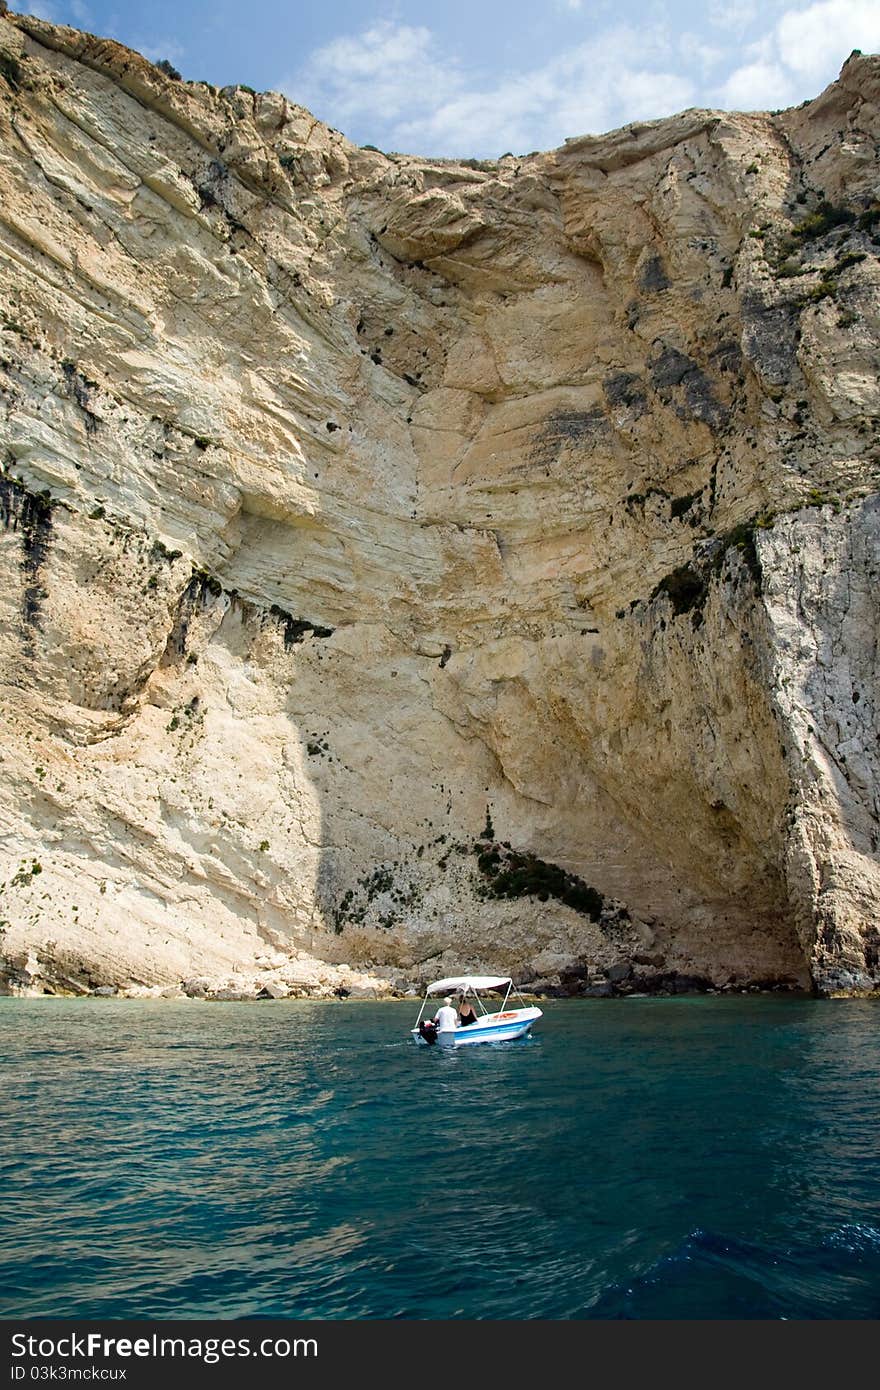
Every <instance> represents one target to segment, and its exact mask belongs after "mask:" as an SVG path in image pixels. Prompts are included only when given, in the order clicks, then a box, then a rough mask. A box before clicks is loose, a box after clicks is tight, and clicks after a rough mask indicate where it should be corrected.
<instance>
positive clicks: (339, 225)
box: [0, 15, 880, 993]
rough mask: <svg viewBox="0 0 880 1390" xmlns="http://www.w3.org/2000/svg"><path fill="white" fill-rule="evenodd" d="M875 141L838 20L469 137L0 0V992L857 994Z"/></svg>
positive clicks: (877, 982) (865, 909) (865, 871)
mask: <svg viewBox="0 0 880 1390" xmlns="http://www.w3.org/2000/svg"><path fill="white" fill-rule="evenodd" d="M878 141H880V60H878V59H872V58H867V57H862V56H860V55H853V56H852V57H851V58H850V59H849V61H848V62H847V63H846V65H845V66H844V68H843V71H842V73H841V75H840V78H839V80H838V81H837V82H836V83H834V84H833V85H832V86H831V87H829V88H828V90H827V91H825V92H824V93H823V94H822V95H821V96H820V97H819V98H817V100H815V101H812V102H809V103H807V104H805V105H804V106H802V107H800V108H798V109H797V110H791V111H783V112H780V113H775V114H772V115H770V114H751V115H728V114H719V113H717V112H709V111H688V112H686V113H684V114H683V115H680V116H676V117H673V118H670V119H668V120H664V121H658V122H652V123H649V124H645V125H641V126H630V127H627V128H626V129H624V130H620V131H616V132H614V133H613V134H610V135H607V136H602V137H597V138H593V137H590V138H583V139H575V140H572V141H569V142H568V143H567V144H566V145H565V147H564V148H562V149H559V150H555V151H552V152H551V153H549V154H538V155H531V156H528V157H526V158H519V157H514V156H512V155H510V156H505V157H504V158H502V159H500V160H499V161H497V162H495V163H492V162H485V161H484V162H476V161H468V162H465V163H456V162H452V161H443V160H434V161H427V160H422V159H418V158H415V157H411V156H402V155H389V156H386V155H384V154H381V153H379V152H378V151H373V150H369V149H359V148H357V147H356V146H353V145H352V144H350V143H349V142H348V141H346V140H345V139H344V138H343V137H342V136H341V135H340V134H338V133H337V132H336V131H333V130H330V129H328V128H327V127H326V126H324V125H322V124H321V123H320V122H318V121H316V120H315V119H314V118H313V117H312V116H310V115H309V113H308V112H307V111H305V110H304V109H303V108H302V107H299V106H296V105H295V104H293V103H292V102H291V101H289V100H287V99H285V98H284V97H283V96H280V95H278V94H277V93H266V94H262V95H257V94H254V93H252V92H250V91H249V90H247V89H245V88H241V87H236V88H224V89H223V90H221V91H218V90H216V89H214V88H211V87H209V86H207V85H205V84H200V83H184V82H180V81H176V80H174V79H173V78H171V77H168V76H166V75H164V74H163V73H162V72H160V71H159V70H158V69H157V68H155V67H153V66H152V65H151V64H150V63H148V62H147V61H145V60H144V59H142V58H140V57H139V56H138V55H137V54H135V53H132V52H130V51H128V50H127V49H124V48H122V47H120V46H119V45H118V44H115V43H112V42H109V41H105V40H101V39H97V38H94V37H91V36H89V35H86V34H81V33H78V32H76V31H74V30H70V29H64V28H57V27H52V26H51V25H48V24H46V23H43V22H41V21H39V20H36V19H32V18H23V17H13V16H11V15H10V16H7V17H6V18H5V19H0V262H2V276H0V343H2V346H0V354H2V356H0V395H2V410H0V458H2V460H3V465H2V475H0V496H2V514H3V522H4V529H2V530H0V552H2V575H3V580H2V589H0V600H2V604H3V622H2V638H0V640H2V704H3V733H2V744H0V755H2V764H3V778H2V787H0V827H2V861H3V868H2V870H0V878H2V881H3V885H4V886H3V890H2V897H0V918H2V931H3V934H4V939H3V942H2V947H0V949H2V952H3V960H4V966H3V971H4V979H5V980H6V982H7V984H6V987H7V988H9V989H16V990H18V989H42V988H55V989H70V990H81V989H89V988H95V987H104V988H107V987H113V986H119V987H121V988H126V989H132V988H137V987H138V986H143V987H162V986H164V987H168V988H171V989H176V988H178V987H179V985H180V982H181V981H195V983H192V984H190V985H188V988H189V989H190V992H199V991H201V992H204V990H206V989H208V988H212V987H213V988H217V987H219V986H221V985H226V987H227V988H229V989H232V990H235V989H236V988H241V989H244V990H245V991H246V992H252V991H253V990H254V989H256V988H259V987H260V986H261V985H263V986H268V987H270V988H272V989H275V990H278V991H281V992H284V991H286V990H288V989H294V990H297V989H306V988H318V989H323V990H324V991H325V992H326V991H330V990H333V989H352V988H354V989H357V988H368V987H370V985H369V981H368V980H365V977H364V976H362V975H357V974H356V973H355V968H356V967H358V968H366V969H367V970H369V971H372V973H373V976H374V977H375V976H377V975H378V976H384V977H386V978H388V979H390V980H394V981H396V982H397V983H398V984H401V983H403V982H404V981H406V980H407V979H414V978H417V977H419V976H421V977H424V976H425V975H431V974H432V973H433V972H434V971H435V970H440V971H442V970H443V969H445V968H446V967H447V966H448V965H451V964H455V965H456V966H459V965H460V966H479V967H484V968H491V969H500V968H511V969H514V970H515V971H517V972H518V973H519V974H520V976H521V978H523V979H524V980H532V981H533V982H534V983H535V985H536V987H541V986H544V987H559V986H560V983H561V986H562V987H563V988H565V987H572V988H575V987H577V988H587V989H592V990H593V991H594V992H600V993H602V992H609V991H610V990H613V989H623V990H636V989H642V990H644V989H652V988H659V987H668V988H686V987H688V986H689V985H699V984H701V983H702V984H706V983H709V984H712V985H714V986H716V987H724V986H727V987H745V986H747V985H749V984H754V983H757V982H769V983H776V984H781V985H786V984H787V985H801V986H803V985H806V984H809V983H810V982H812V984H813V986H814V987H815V988H817V989H818V990H820V991H821V992H826V993H827V992H831V993H834V992H870V991H876V990H877V989H878V987H880V964H878V946H880V933H878V927H877V920H878V900H880V859H878V835H880V806H878V785H880V780H878V777H880V769H878V746H877V700H878V647H877V633H878V617H877V578H878V562H880V502H878V476H880V448H878V438H877V431H876V422H877V414H878V404H880V386H878V375H877V363H878V352H877V346H878V332H880V264H878V247H880V175H878V160H877V150H878ZM321 961H324V962H329V965H328V966H327V967H326V968H324V967H322V966H320V965H319V964H318V962H321ZM343 963H344V965H345V966H347V967H351V969H348V970H344V969H343V970H340V969H339V968H338V967H340V965H342V964H343ZM331 967H334V968H332V969H331Z"/></svg>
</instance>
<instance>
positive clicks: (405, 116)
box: [281, 20, 693, 155]
mask: <svg viewBox="0 0 880 1390" xmlns="http://www.w3.org/2000/svg"><path fill="white" fill-rule="evenodd" d="M628 55H637V59H636V60H635V61H634V60H633V59H631V58H628ZM673 56H674V53H673V49H672V46H671V43H670V40H669V39H668V38H667V36H666V35H665V34H664V33H663V31H661V30H654V31H651V30H643V31H640V32H639V33H638V34H637V33H635V32H634V31H632V30H628V29H623V28H619V29H613V30H605V31H604V32H600V33H599V34H598V35H597V36H596V37H595V38H593V39H590V40H588V41H587V42H585V43H581V44H577V45H575V46H574V47H572V48H569V49H568V50H567V51H565V52H563V53H562V54H560V55H559V56H556V57H553V58H551V59H550V60H549V61H547V62H545V63H543V64H541V65H538V66H536V67H534V68H532V69H527V70H524V71H520V72H509V73H502V74H501V75H500V76H498V75H497V74H496V75H493V76H492V77H489V76H487V75H486V74H485V73H481V72H480V71H473V70H472V71H469V72H466V71H465V70H464V68H463V66H462V65H461V63H460V62H459V61H458V60H457V59H456V58H455V57H454V56H453V55H450V54H449V53H447V52H445V51H444V50H443V48H442V47H441V46H440V44H439V43H438V41H437V39H436V38H435V36H434V35H433V34H432V32H431V31H430V30H428V29H426V28H414V27H412V26H409V25H398V24H394V23H392V22H391V21H388V20H386V21H383V22H382V23H380V24H376V25H374V26H372V27H371V28H370V29H367V30H365V31H364V32H363V33H361V34H359V35H356V36H350V37H345V38H340V39H336V40H334V41H333V42H332V43H330V44H327V45H326V46H325V47H323V48H321V49H318V50H317V51H316V52H315V53H313V54H312V55H311V57H310V59H309V61H308V62H307V64H306V65H305V67H304V68H303V69H302V70H301V71H300V73H299V74H297V75H296V76H295V77H291V78H288V79H285V81H284V82H283V83H282V84H281V85H282V88H283V90H285V91H287V92H289V94H290V95H291V96H292V97H293V98H294V100H296V101H299V102H302V103H303V104H304V105H306V106H309V107H310V108H311V109H312V110H314V111H316V113H317V114H318V115H319V116H321V117H322V119H324V120H327V121H330V122H331V123H332V124H334V125H341V126H342V128H343V129H345V128H346V127H347V128H348V131H349V132H350V133H351V132H359V134H360V136H361V138H369V139H370V140H371V141H372V142H374V143H379V142H380V141H381V143H383V145H385V147H387V148H393V149H401V150H412V149H418V150H421V151H425V152H426V153H433V154H459V155H465V154H499V153H501V152H503V151H505V150H513V151H516V152H522V151H523V150H527V149H535V148H548V147H552V146H554V145H559V144H561V143H562V141H563V140H564V139H565V138H566V137H567V136H575V135H582V134H585V133H588V132H590V131H601V130H607V129H608V128H609V127H611V126H614V125H615V124H618V125H619V124H623V123H625V122H627V121H632V120H649V119H651V118H652V117H655V116H663V115H668V114H669V113H670V112H671V111H675V110H677V109H680V108H681V107H682V106H683V105H687V103H688V102H689V101H690V100H691V97H692V95H693V84H692V83H691V81H690V80H689V79H688V78H687V77H685V76H684V75H682V74H681V73H677V72H675V71H674V70H672V69H671V68H670V67H669V65H668V63H669V60H670V59H671V58H672V57H673ZM366 131H369V132H370V133H369V135H365V134H364V132H366Z"/></svg>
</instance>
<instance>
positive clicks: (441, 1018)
mask: <svg viewBox="0 0 880 1390" xmlns="http://www.w3.org/2000/svg"><path fill="white" fill-rule="evenodd" d="M434 1024H435V1027H436V1029H437V1032H438V1033H454V1032H455V1030H456V1028H457V1027H458V1014H457V1013H456V1012H455V1009H454V1008H453V1007H452V997H451V995H450V996H447V998H446V999H444V1000H443V1004H442V1006H441V1007H440V1008H439V1009H438V1010H437V1012H436V1014H435V1015H434Z"/></svg>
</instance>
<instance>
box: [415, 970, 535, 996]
mask: <svg viewBox="0 0 880 1390" xmlns="http://www.w3.org/2000/svg"><path fill="white" fill-rule="evenodd" d="M512 983H513V981H512V980H511V978H510V976H509V975H451V976H450V977H449V979H448V980H435V981H434V983H433V984H432V985H428V988H427V989H426V990H425V994H426V996H427V995H428V994H455V993H457V992H459V991H461V990H465V989H505V988H506V987H507V986H508V985H509V984H512Z"/></svg>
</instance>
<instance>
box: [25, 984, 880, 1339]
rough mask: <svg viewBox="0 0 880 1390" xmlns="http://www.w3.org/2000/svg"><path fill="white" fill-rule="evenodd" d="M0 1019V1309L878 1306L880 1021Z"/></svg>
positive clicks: (659, 1008)
mask: <svg viewBox="0 0 880 1390" xmlns="http://www.w3.org/2000/svg"><path fill="white" fill-rule="evenodd" d="M413 1013H414V1010H413V1009H412V1008H411V1006H410V1005H409V1004H406V1005H370V1004H357V1005H348V1006H339V1007H336V1006H333V1005H324V1006H322V1005H314V1004H308V1003H296V1004H293V1003H288V1002H280V1001H279V1002H274V1003H273V1002H267V1003H265V1004H260V1005H246V1004H226V1005H222V1006H221V1005H216V1006H206V1005H198V1004H193V1003H188V1004H176V1003H172V1002H164V1003H162V1004H160V1005H157V1004H155V1003H153V1002H152V1001H143V1002H141V1001H126V1002H124V1003H120V1002H117V1003H114V1002H112V1001H96V1000H75V1001H59V1000H52V1001H50V1000H47V1001H23V1000H0V1055H2V1060H3V1068H4V1079H3V1084H4V1100H5V1104H4V1107H3V1109H2V1112H0V1182H2V1184H3V1191H4V1197H5V1201H4V1217H5V1221H4V1238H3V1240H2V1242H0V1289H2V1295H0V1315H3V1316H6V1317H11V1316H40V1317H46V1316H57V1317H79V1318H85V1317H100V1316H103V1317H156V1318H163V1317H165V1318H169V1317H265V1316H278V1317H302V1318H310V1317H316V1318H376V1317H382V1318H455V1317H469V1318H470V1317H483V1318H532V1317H541V1318H591V1317H604V1318H633V1317H639V1318H642V1317H650V1318H655V1317H659V1318H666V1317H675V1318H682V1317H715V1318H718V1317H722V1318H723V1317H772V1318H796V1317H811V1318H818V1317H865V1318H868V1317H876V1316H878V1314H880V1163H878V1152H880V1148H878V1132H880V1087H878V1084H877V1083H878V1079H880V1013H878V1011H877V1009H876V1008H875V1007H873V1006H872V1005H870V1004H864V1003H859V1002H858V1001H851V1002H847V1003H842V1002H841V1003H833V1004H821V1003H816V1002H810V1001H795V1000H772V999H766V1000H764V999H674V1000H637V1001H620V1002H617V1001H601V1002H600V1003H598V1004H596V1005H589V1004H583V1003H571V1004H569V1003H560V1004H550V1005H549V1006H548V1008H547V1012H546V1018H545V1020H544V1022H543V1024H542V1027H541V1030H540V1032H539V1033H537V1034H536V1035H535V1037H534V1038H532V1039H531V1040H529V1041H528V1042H525V1043H523V1044H514V1045H507V1046H503V1045H502V1046H498V1047H484V1048H474V1049H461V1050H458V1051H454V1052H446V1051H441V1050H440V1049H427V1048H424V1049H417V1048H415V1047H414V1046H413V1045H412V1044H411V1043H410V1042H409V1040H408V1038H407V1030H408V1028H409V1026H410V1025H411V1022H412V1017H411V1015H412V1014H413Z"/></svg>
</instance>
